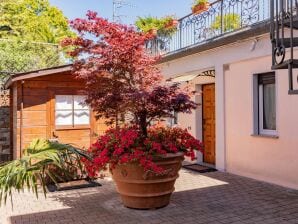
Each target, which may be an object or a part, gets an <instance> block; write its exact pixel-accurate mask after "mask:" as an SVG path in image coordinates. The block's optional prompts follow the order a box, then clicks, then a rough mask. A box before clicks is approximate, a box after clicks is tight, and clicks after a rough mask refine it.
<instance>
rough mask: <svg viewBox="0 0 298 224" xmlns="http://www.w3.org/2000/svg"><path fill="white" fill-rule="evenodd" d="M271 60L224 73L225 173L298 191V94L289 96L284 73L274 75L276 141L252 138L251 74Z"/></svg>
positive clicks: (239, 65) (244, 64) (240, 64)
mask: <svg viewBox="0 0 298 224" xmlns="http://www.w3.org/2000/svg"><path fill="white" fill-rule="evenodd" d="M270 63H271V58H270V57H262V58H258V59H251V60H247V61H243V62H238V63H233V64H230V66H229V67H230V68H229V70H227V71H226V72H225V87H226V88H225V96H226V100H225V102H226V104H225V108H226V111H225V112H226V113H225V114H226V170H227V171H228V172H232V173H235V174H239V175H244V176H248V177H252V178H255V179H259V180H264V181H268V182H272V183H276V184H279V185H283V186H288V187H292V188H296V189H298V178H297V170H298V138H297V133H298V118H297V114H298V95H288V93H287V92H288V76H287V71H282V70H279V71H277V72H276V91H277V99H276V110H277V136H278V138H270V137H259V136H253V135H252V134H253V100H252V96H253V83H252V78H253V74H255V73H260V72H267V71H270V70H269V69H268V66H267V65H268V64H270Z"/></svg>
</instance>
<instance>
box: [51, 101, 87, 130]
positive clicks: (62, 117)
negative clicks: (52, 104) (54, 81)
mask: <svg viewBox="0 0 298 224" xmlns="http://www.w3.org/2000/svg"><path fill="white" fill-rule="evenodd" d="M85 99H86V96H83V95H57V96H56V108H55V124H56V125H62V126H63V125H65V126H73V127H74V126H75V125H88V124H90V110H89V107H88V105H86V104H85V103H84V102H85Z"/></svg>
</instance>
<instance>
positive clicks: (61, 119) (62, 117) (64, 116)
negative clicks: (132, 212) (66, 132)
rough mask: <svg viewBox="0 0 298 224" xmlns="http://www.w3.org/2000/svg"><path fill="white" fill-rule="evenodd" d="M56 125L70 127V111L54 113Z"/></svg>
mask: <svg viewBox="0 0 298 224" xmlns="http://www.w3.org/2000/svg"><path fill="white" fill-rule="evenodd" d="M56 125H72V111H56Z"/></svg>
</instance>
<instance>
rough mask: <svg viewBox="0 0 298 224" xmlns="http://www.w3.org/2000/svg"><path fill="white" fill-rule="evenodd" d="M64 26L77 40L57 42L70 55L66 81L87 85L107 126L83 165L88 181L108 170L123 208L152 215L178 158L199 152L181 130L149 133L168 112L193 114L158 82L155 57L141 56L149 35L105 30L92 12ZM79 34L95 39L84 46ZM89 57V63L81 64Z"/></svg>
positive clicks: (165, 197)
mask: <svg viewBox="0 0 298 224" xmlns="http://www.w3.org/2000/svg"><path fill="white" fill-rule="evenodd" d="M87 16H88V18H87V19H76V20H74V21H72V22H71V26H72V28H73V29H75V30H78V31H79V33H80V34H81V36H79V37H76V38H68V39H66V40H64V42H63V45H64V46H67V47H71V49H73V50H72V51H71V52H70V55H71V56H73V57H75V58H81V59H80V60H75V62H74V66H73V67H74V70H73V74H74V75H76V76H77V77H78V78H79V79H83V80H84V81H85V82H86V95H87V100H86V102H87V103H88V104H89V105H90V106H91V107H92V109H93V110H94V112H95V113H96V114H97V116H98V118H105V119H106V120H107V122H108V123H109V124H111V125H112V127H111V129H110V130H108V131H107V132H106V133H105V134H104V135H103V136H101V137H99V139H98V141H97V142H96V143H95V144H94V145H92V146H91V147H90V149H89V153H90V156H91V157H92V158H93V159H92V160H91V161H89V160H84V163H85V165H86V168H87V170H88V172H89V175H90V176H96V175H97V173H98V172H99V171H100V170H104V169H106V168H107V167H108V166H109V168H110V171H111V173H112V177H113V179H114V180H115V182H116V185H117V189H118V192H119V193H120V195H121V198H122V201H123V203H124V205H125V206H127V207H130V208H142V209H148V208H159V207H163V206H166V205H167V204H168V203H169V200H170V196H171V193H172V192H173V191H174V183H175V180H176V178H177V177H178V171H179V169H180V167H181V162H182V160H183V159H184V156H190V157H191V158H192V159H194V158H195V151H196V150H200V151H202V145H201V142H200V141H199V140H196V139H195V138H194V137H192V136H191V135H190V134H189V133H188V132H187V131H186V130H183V129H180V128H167V127H160V126H156V125H155V126H153V124H154V123H156V122H162V120H163V119H165V118H167V117H172V114H173V111H176V112H186V113H190V112H191V111H192V110H193V109H195V108H196V107H197V104H196V103H195V102H193V101H192V100H191V97H190V95H189V94H188V92H187V91H185V90H184V91H183V90H182V89H180V88H179V86H178V85H177V84H173V85H167V84H166V83H165V84H161V83H162V76H161V73H160V71H159V69H158V68H157V67H156V62H157V60H158V59H157V58H155V57H152V56H151V55H148V54H147V52H146V50H145V44H146V42H147V41H148V40H149V39H150V38H152V36H151V35H148V34H144V33H140V32H136V31H135V30H134V28H133V27H128V26H126V25H122V24H115V23H109V22H108V21H107V20H105V19H103V18H100V17H98V16H97V14H96V13H94V12H88V14H87ZM84 34H88V35H87V36H89V35H92V36H95V37H98V38H97V39H93V40H90V39H86V38H85V37H84ZM82 55H88V57H80V56H82Z"/></svg>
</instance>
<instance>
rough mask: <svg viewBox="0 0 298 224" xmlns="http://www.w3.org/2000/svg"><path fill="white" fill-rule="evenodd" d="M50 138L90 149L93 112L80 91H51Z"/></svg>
mask: <svg viewBox="0 0 298 224" xmlns="http://www.w3.org/2000/svg"><path fill="white" fill-rule="evenodd" d="M50 95H51V96H50V110H49V111H50V114H49V119H50V128H49V134H48V135H49V137H50V138H51V139H57V140H58V141H59V142H61V143H66V144H71V145H73V146H75V147H79V148H85V149H86V148H88V147H89V146H90V143H91V139H92V127H93V125H92V123H93V119H92V112H91V110H90V108H89V107H88V106H84V105H82V104H81V102H83V101H84V95H80V93H79V92H78V91H73V90H72V91H67V90H56V91H50Z"/></svg>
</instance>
